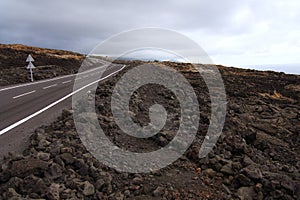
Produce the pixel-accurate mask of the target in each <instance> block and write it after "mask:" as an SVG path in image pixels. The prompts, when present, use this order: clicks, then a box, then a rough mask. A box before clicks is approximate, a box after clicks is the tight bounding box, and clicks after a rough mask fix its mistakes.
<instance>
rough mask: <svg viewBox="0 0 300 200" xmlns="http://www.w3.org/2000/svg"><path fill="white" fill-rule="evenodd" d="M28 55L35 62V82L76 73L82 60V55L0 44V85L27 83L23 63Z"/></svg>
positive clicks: (26, 73) (26, 72)
mask: <svg viewBox="0 0 300 200" xmlns="http://www.w3.org/2000/svg"><path fill="white" fill-rule="evenodd" d="M28 54H31V55H32V57H33V58H34V60H35V62H34V65H35V66H36V67H37V68H36V69H35V73H34V76H35V79H36V80H40V79H45V78H51V77H55V76H60V75H65V74H71V73H76V72H77V70H78V68H79V67H80V65H81V62H82V60H83V58H84V55H82V54H80V53H75V52H71V51H65V50H54V49H46V48H38V47H32V46H25V45H21V44H0V85H8V84H15V83H22V82H27V81H28V71H27V70H26V66H27V63H26V62H25V61H26V58H27V56H28ZM41 69H43V70H41Z"/></svg>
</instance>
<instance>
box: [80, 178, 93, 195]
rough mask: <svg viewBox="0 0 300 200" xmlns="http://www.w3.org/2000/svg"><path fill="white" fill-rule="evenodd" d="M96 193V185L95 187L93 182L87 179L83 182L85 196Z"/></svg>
mask: <svg viewBox="0 0 300 200" xmlns="http://www.w3.org/2000/svg"><path fill="white" fill-rule="evenodd" d="M94 193H95V187H94V185H93V184H91V183H90V182H88V181H85V182H84V183H83V194H84V195H85V196H90V195H93V194H94Z"/></svg>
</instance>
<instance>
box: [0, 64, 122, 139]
mask: <svg viewBox="0 0 300 200" xmlns="http://www.w3.org/2000/svg"><path fill="white" fill-rule="evenodd" d="M125 66H126V65H123V67H122V68H121V69H119V70H117V71H115V72H114V73H111V74H109V75H107V76H105V77H103V78H100V79H98V80H96V81H94V82H92V83H89V84H87V85H85V86H83V87H82V88H79V89H77V90H75V91H73V92H71V93H70V94H68V95H66V96H64V97H62V98H61V99H59V100H57V101H55V102H53V103H51V104H49V105H48V106H46V107H44V108H42V109H41V110H39V111H37V112H35V113H33V114H31V115H29V116H27V117H25V118H23V119H21V120H20V121H18V122H16V123H14V124H12V125H10V126H8V127H6V128H4V129H2V130H1V131H0V135H2V134H3V133H6V132H7V131H10V130H11V129H13V128H15V127H17V126H19V125H21V124H23V123H24V122H26V121H28V120H30V119H31V118H33V117H35V116H37V115H39V114H41V113H42V112H44V111H46V110H48V109H49V108H51V107H53V106H55V105H56V104H58V103H60V102H62V101H64V100H66V99H67V98H69V97H70V96H72V95H73V94H76V93H77V92H79V91H81V90H83V89H84V88H87V87H89V86H90V85H93V84H95V83H97V82H99V81H102V80H104V79H106V78H108V77H110V76H112V75H114V74H116V73H117V72H119V71H121V70H122V69H124V67H125Z"/></svg>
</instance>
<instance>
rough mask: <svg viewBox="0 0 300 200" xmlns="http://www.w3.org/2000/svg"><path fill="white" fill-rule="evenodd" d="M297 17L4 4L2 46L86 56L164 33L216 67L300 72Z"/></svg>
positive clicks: (276, 5) (278, 6)
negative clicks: (115, 38)
mask: <svg viewBox="0 0 300 200" xmlns="http://www.w3.org/2000/svg"><path fill="white" fill-rule="evenodd" d="M299 11H300V1H299V0H264V1H261V0H244V1H238V0H226V1H222V0H185V1H182V0H163V1H162V0H152V1H145V0H126V1H122V0H119V1H116V0H115V1H114V0H87V1H77V0H72V1H71V0H70V1H68V0H64V1H61V0H52V1H41V0H22V1H17V0H1V1H0V27H1V29H0V43H21V44H26V45H32V46H39V47H47V48H55V49H66V50H73V51H78V52H82V53H89V52H90V51H91V50H92V49H93V48H94V47H95V46H96V45H97V44H99V42H101V41H103V40H105V39H107V38H108V37H110V36H112V35H114V34H117V33H119V32H122V31H126V30H130V29H136V28H143V27H160V28H167V29H171V30H174V31H177V32H179V33H182V34H184V35H186V36H188V37H189V38H191V39H192V40H194V41H195V42H197V43H198V44H199V45H200V46H201V47H202V48H203V49H204V50H205V51H206V52H207V53H208V55H209V56H210V57H211V59H212V60H213V62H214V63H216V64H223V65H228V66H236V67H244V66H249V67H250V68H253V67H256V68H259V69H268V68H270V69H274V70H277V71H284V72H288V73H297V74H300V65H295V64H297V63H300V12H299ZM261 65H263V66H261ZM298 66H299V67H298Z"/></svg>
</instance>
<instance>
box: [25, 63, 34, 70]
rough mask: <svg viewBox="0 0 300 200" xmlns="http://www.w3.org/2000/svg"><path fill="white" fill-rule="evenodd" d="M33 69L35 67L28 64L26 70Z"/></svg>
mask: <svg viewBox="0 0 300 200" xmlns="http://www.w3.org/2000/svg"><path fill="white" fill-rule="evenodd" d="M34 68H35V66H34V65H33V64H32V63H31V62H29V64H28V66H27V69H34Z"/></svg>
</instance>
